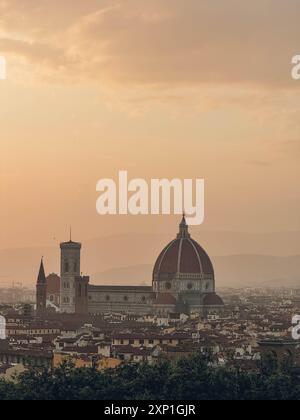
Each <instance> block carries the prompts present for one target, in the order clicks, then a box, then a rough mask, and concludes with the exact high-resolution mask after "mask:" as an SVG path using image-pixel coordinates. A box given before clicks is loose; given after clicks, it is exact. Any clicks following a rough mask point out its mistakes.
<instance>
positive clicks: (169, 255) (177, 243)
mask: <svg viewBox="0 0 300 420" xmlns="http://www.w3.org/2000/svg"><path fill="white" fill-rule="evenodd" d="M175 273H186V274H203V275H212V276H214V269H213V265H212V262H211V260H210V258H209V256H208V255H207V253H206V252H205V251H204V249H203V248H202V247H201V246H200V245H199V244H198V243H197V242H196V241H194V240H193V239H191V237H190V235H189V233H188V226H187V225H186V222H185V218H183V221H182V223H181V224H180V233H179V235H178V236H177V239H175V240H174V241H172V242H170V243H169V245H167V246H166V247H165V249H164V250H163V251H162V252H161V254H160V255H159V257H158V259H157V261H156V263H155V266H154V271H153V276H159V275H160V274H163V275H165V274H175Z"/></svg>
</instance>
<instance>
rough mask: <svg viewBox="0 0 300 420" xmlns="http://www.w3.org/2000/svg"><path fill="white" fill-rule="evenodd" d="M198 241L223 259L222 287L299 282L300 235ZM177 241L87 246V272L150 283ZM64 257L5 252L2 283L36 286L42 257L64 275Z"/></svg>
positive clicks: (200, 236) (121, 240) (126, 239)
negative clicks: (168, 248)
mask: <svg viewBox="0 0 300 420" xmlns="http://www.w3.org/2000/svg"><path fill="white" fill-rule="evenodd" d="M193 236H194V238H195V239H197V240H198V241H199V242H200V243H201V244H202V245H203V246H204V248H205V249H206V250H207V252H208V253H209V254H210V255H211V256H215V255H223V256H222V257H216V258H213V259H214V263H215V268H216V274H217V278H218V284H219V285H225V284H229V285H232V284H234V285H240V284H241V285H246V284H247V285H251V284H256V283H261V282H269V281H274V282H277V283H278V282H281V281H282V282H286V281H287V280H289V281H298V280H299V277H300V275H299V273H300V264H299V262H300V261H299V257H298V256H296V257H294V256H293V255H300V232H283V233H272V234H247V233H230V232H202V231H200V232H199V230H198V229H194V230H193ZM172 237H174V235H166V234H164V235H143V234H141V235H138V234H127V235H119V236H109V237H103V238H98V239H93V240H87V241H83V249H82V271H83V272H84V273H85V274H90V275H91V276H93V277H94V278H95V280H97V281H101V282H102V281H105V282H106V283H107V282H111V281H115V282H119V283H120V282H123V283H125V282H131V283H133V284H136V283H139V284H140V283H143V282H151V272H152V266H153V264H154V262H155V260H156V258H157V256H158V254H159V252H160V251H161V249H162V248H163V247H164V246H165V245H166V244H167V243H168V242H169V241H170V240H171V239H172ZM59 253H60V250H59V244H57V246H56V247H36V248H24V249H9V250H0V283H1V284H3V285H4V284H8V283H9V284H11V283H12V282H13V281H14V282H22V283H27V284H28V283H31V284H33V283H34V282H35V280H36V276H37V271H38V267H39V261H40V258H41V256H42V255H44V257H45V266H46V270H47V272H59ZM291 256H292V257H291ZM284 257H286V258H284ZM120 267H121V268H120ZM123 267H125V268H123ZM94 273H98V274H97V275H95V276H94ZM103 273H104V274H103ZM95 280H93V281H95Z"/></svg>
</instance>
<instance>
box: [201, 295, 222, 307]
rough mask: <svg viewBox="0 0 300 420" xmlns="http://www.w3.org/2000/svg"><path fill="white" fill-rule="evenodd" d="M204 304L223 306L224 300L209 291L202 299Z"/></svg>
mask: <svg viewBox="0 0 300 420" xmlns="http://www.w3.org/2000/svg"><path fill="white" fill-rule="evenodd" d="M203 305H205V306H223V305H224V302H223V300H222V299H221V298H220V296H218V295H217V294H216V293H209V294H208V295H206V296H205V297H204V299H203Z"/></svg>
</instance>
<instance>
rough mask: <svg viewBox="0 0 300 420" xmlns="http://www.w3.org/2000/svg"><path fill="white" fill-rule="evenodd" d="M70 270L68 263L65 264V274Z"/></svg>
mask: <svg viewBox="0 0 300 420" xmlns="http://www.w3.org/2000/svg"><path fill="white" fill-rule="evenodd" d="M69 270H70V266H69V263H68V262H65V272H66V273H68V272H69Z"/></svg>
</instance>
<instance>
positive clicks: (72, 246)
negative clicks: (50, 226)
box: [60, 238, 81, 313]
mask: <svg viewBox="0 0 300 420" xmlns="http://www.w3.org/2000/svg"><path fill="white" fill-rule="evenodd" d="M60 249H61V268H60V272H61V275H60V310H61V312H62V313H74V312H75V303H76V300H75V297H76V296H75V295H76V278H78V277H80V251H81V244H80V243H77V242H73V241H72V239H71V238H70V241H69V242H64V243H62V244H60Z"/></svg>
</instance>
